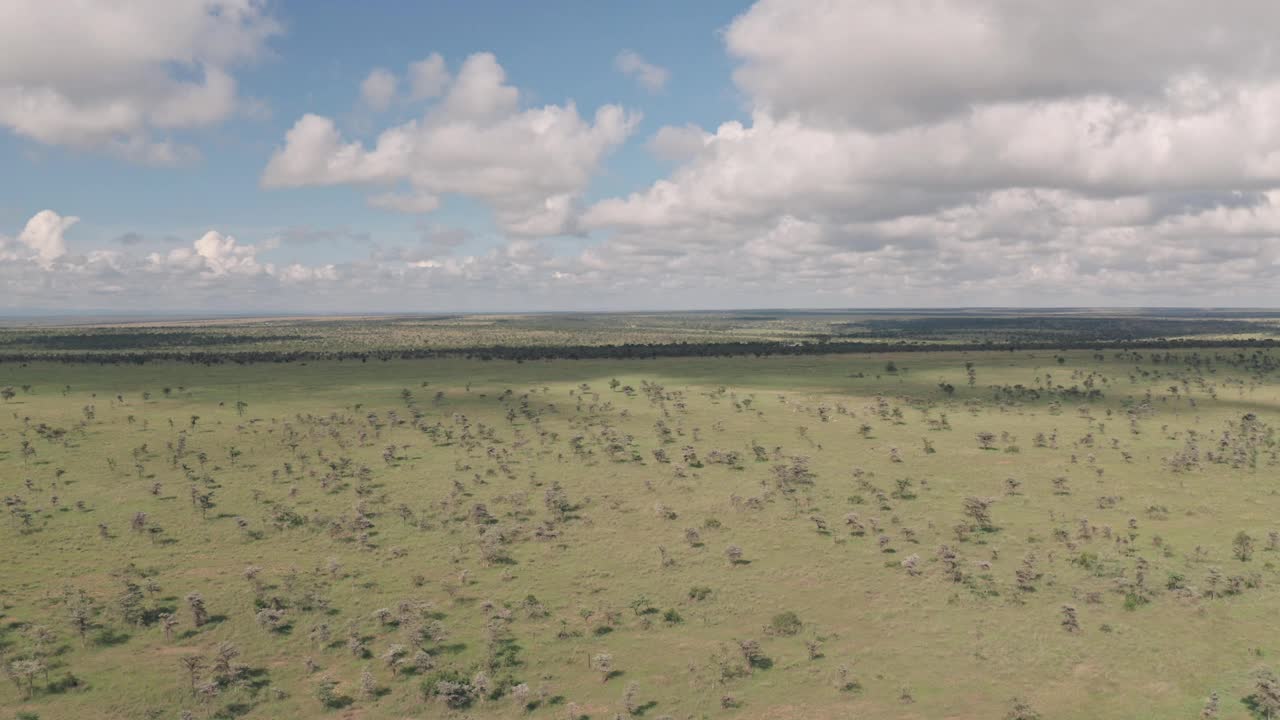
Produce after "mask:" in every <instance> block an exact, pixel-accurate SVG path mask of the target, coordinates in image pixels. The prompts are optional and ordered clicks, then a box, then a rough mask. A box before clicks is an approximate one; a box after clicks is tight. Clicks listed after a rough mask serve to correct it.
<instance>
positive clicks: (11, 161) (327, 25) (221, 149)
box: [0, 0, 750, 259]
mask: <svg viewBox="0 0 1280 720" xmlns="http://www.w3.org/2000/svg"><path fill="white" fill-rule="evenodd" d="M749 6H750V4H749V3H744V2H723V1H709V2H699V3H680V2H654V3H648V4H632V3H616V4H607V3H593V2H563V1H556V2H540V3H512V2H493V1H482V2H465V3H464V2H430V3H422V2H386V1H379V2H370V3H367V4H363V5H361V6H360V7H359V8H358V9H357V7H356V6H354V5H353V4H352V3H350V2H339V1H336V0H316V1H314V2H296V1H292V2H280V3H273V4H271V5H269V7H270V8H271V9H272V15H273V16H274V17H276V18H278V20H279V21H280V24H281V25H282V31H281V33H280V34H279V35H278V36H275V37H273V38H272V39H271V41H270V42H269V43H268V45H267V48H268V52H267V53H266V54H265V55H264V56H263V57H262V58H260V59H258V60H256V61H254V62H253V63H251V64H248V65H247V66H245V67H244V68H243V69H242V70H240V71H239V72H238V73H237V79H238V80H239V84H240V90H241V93H242V94H243V95H245V96H248V97H251V98H260V99H263V100H265V101H266V103H267V105H268V107H269V111H270V114H269V116H268V117H265V118H261V119H253V118H235V119H233V120H232V121H230V122H227V123H226V124H225V125H223V126H220V127H217V128H213V129H210V130H207V131H201V132H199V133H193V134H191V135H190V136H189V138H190V140H191V141H192V142H194V144H195V145H197V146H198V147H199V148H200V150H201V151H202V154H203V157H202V160H201V161H200V162H198V163H194V164H192V165H190V166H185V167H179V168H162V169H157V168H154V167H149V166H145V165H136V164H129V163H122V162H120V161H119V160H118V159H116V158H113V157H109V156H103V155H101V154H97V153H95V152H93V151H85V150H80V149H76V148H60V147H48V146H41V145H38V144H34V143H31V142H29V141H26V140H24V139H23V138H20V137H18V136H15V135H13V134H6V133H0V165H3V166H4V167H7V168H11V171H8V172H5V173H0V198H3V200H2V201H0V227H4V228H11V227H15V226H16V227H21V225H22V223H24V222H25V221H26V219H27V218H28V217H30V216H31V214H32V211H33V209H39V208H45V207H55V208H57V207H66V208H74V213H75V214H76V215H78V216H79V217H81V218H83V219H84V221H83V222H82V223H81V225H82V227H79V228H77V233H76V240H77V241H78V242H79V243H82V244H85V245H90V244H100V243H107V242H109V241H110V240H111V239H113V238H115V237H118V236H120V235H122V234H125V233H129V232H136V233H142V234H152V235H157V236H163V235H174V236H180V237H188V236H190V237H195V236H198V235H199V234H200V233H203V232H204V231H206V230H208V229H209V228H212V227H217V228H219V229H220V230H222V231H223V232H226V233H228V234H232V235H235V236H237V237H240V238H242V239H244V240H247V241H252V240H262V239H266V238H268V237H270V236H272V235H274V234H277V233H278V232H279V231H280V230H281V228H284V227H311V228H317V229H326V228H344V227H345V228H352V229H358V230H359V231H360V232H365V233H370V234H374V235H376V236H378V237H379V238H381V239H383V241H385V242H393V241H402V240H407V239H410V238H412V237H415V236H416V235H417V234H418V230H417V226H418V225H419V224H420V222H419V219H417V218H413V217H405V216H403V215H398V214H394V213H387V212H383V211H378V210H375V209H372V208H369V207H368V206H367V205H366V204H365V202H364V198H363V197H362V196H361V195H360V194H359V193H358V192H352V191H351V190H350V189H347V188H303V189H298V190H278V191H263V190H262V189H261V188H260V187H259V183H258V179H259V176H260V175H261V173H262V168H263V165H264V162H265V159H266V158H267V157H268V156H269V155H270V153H271V151H272V149H273V148H275V147H276V146H278V145H279V144H280V143H281V142H282V138H283V136H284V133H285V131H286V130H288V129H289V127H290V126H291V125H292V124H293V123H294V121H295V120H297V118H298V117H299V116H301V115H303V114H304V113H308V112H313V113H321V114H326V115H331V116H333V117H335V118H337V119H338V120H339V122H340V123H341V124H342V125H343V126H344V128H345V129H347V131H348V133H349V135H350V136H351V137H352V138H363V139H365V140H370V139H372V137H373V136H374V135H376V132H374V130H376V129H379V128H380V127H382V126H385V125H386V124H387V122H386V121H385V120H384V121H383V122H380V124H379V125H378V126H377V127H372V126H371V125H370V123H369V121H367V120H365V121H364V122H361V118H360V111H359V109H358V104H359V99H360V92H359V88H360V82H361V81H362V80H363V79H364V78H365V76H366V75H367V74H368V73H369V71H370V69H371V68H374V67H386V68H389V69H395V70H402V69H403V68H404V67H405V66H406V65H408V63H410V62H412V61H416V60H420V59H422V58H423V57H425V56H426V55H428V54H430V53H433V52H438V53H440V54H441V55H442V56H444V58H445V59H446V61H447V62H448V63H449V64H450V65H452V66H456V65H457V64H458V63H460V62H461V61H462V60H463V59H465V58H466V57H467V56H468V55H470V54H472V53H475V52H482V51H487V52H493V53H494V54H495V55H496V56H497V58H498V60H499V62H501V63H502V64H503V67H504V68H505V69H506V70H507V72H508V76H509V79H510V81H511V83H512V84H514V85H516V86H517V87H519V88H520V89H521V90H522V91H523V92H524V93H526V94H527V97H526V102H527V103H528V104H541V103H563V102H565V101H567V100H572V101H574V102H576V103H577V105H578V107H579V108H580V109H581V110H582V111H583V112H584V113H586V112H590V111H591V110H593V109H594V108H596V107H598V106H599V105H602V104H607V103H620V104H623V105H625V106H627V107H630V108H635V109H638V110H639V111H640V112H642V113H643V115H644V119H643V121H642V123H641V125H640V127H639V128H638V130H637V132H636V136H637V137H635V138H633V140H636V141H635V142H631V143H628V144H627V145H624V146H622V147H620V148H619V149H618V150H617V151H616V152H615V153H613V154H612V155H611V156H609V157H608V158H606V160H605V163H604V165H603V167H602V168H601V169H600V173H599V177H598V178H597V179H596V181H595V183H594V184H593V185H592V187H591V188H590V189H589V191H588V193H587V197H588V198H591V197H606V196H609V195H616V194H622V193H625V192H629V191H631V190H634V189H636V188H640V187H643V186H644V185H646V184H648V183H649V182H652V181H653V180H654V179H656V178H657V177H659V176H660V175H661V174H662V173H663V171H664V170H665V169H666V168H665V166H664V164H663V163H661V162H660V161H658V160H655V159H654V158H653V157H652V155H650V154H649V153H647V152H645V150H644V148H643V145H642V143H641V142H639V140H642V139H643V138H644V137H647V135H649V134H651V133H652V132H653V131H654V130H656V129H657V128H658V127H661V126H662V125H668V124H669V125H682V124H684V123H688V122H693V123H696V124H705V125H713V126H714V124H716V123H718V122H720V121H722V120H724V119H727V118H730V117H734V116H741V115H742V112H741V109H742V102H743V101H742V98H741V96H740V94H739V93H738V92H737V91H736V89H735V88H734V87H733V84H732V82H731V81H730V77H729V74H730V70H731V64H730V63H729V61H728V58H727V57H726V56H725V53H724V49H723V43H722V41H721V39H720V37H719V33H720V31H721V30H722V29H723V28H724V27H725V26H727V25H728V23H729V22H730V21H731V20H732V19H733V18H734V17H735V16H736V15H737V14H739V13H741V12H742V11H744V10H745V9H746V8H747V7H749ZM622 49H631V50H634V51H636V52H638V53H639V54H641V55H642V56H644V57H645V58H646V59H647V60H649V61H650V62H654V63H656V64H659V65H663V66H679V67H680V68H681V70H680V73H679V75H678V76H674V77H673V78H672V80H671V81H670V82H668V84H667V85H666V87H665V89H664V90H663V91H662V92H659V93H650V92H647V91H645V90H644V89H642V88H641V87H639V86H638V85H637V84H635V83H632V82H624V81H622V79H621V77H620V74H619V71H618V70H617V69H616V68H615V65H614V59H615V57H616V56H617V54H618V53H619V51H620V50H622ZM412 114H413V113H412V109H409V108H404V109H400V111H399V112H392V113H390V114H389V115H390V117H391V118H394V119H398V120H406V119H409V118H410V117H411V116H412ZM489 215H490V213H489V212H488V211H487V209H486V208H485V207H483V206H482V205H479V204H477V203H475V202H469V201H468V200H467V198H465V197H455V198H450V199H449V200H448V201H447V202H446V203H445V204H444V207H443V208H442V209H441V210H439V211H438V212H437V213H435V214H434V216H433V217H432V218H431V222H432V223H433V224H434V223H439V224H443V225H449V226H460V227H466V228H468V229H470V230H472V231H473V232H474V233H475V234H476V235H477V236H478V239H477V242H480V243H483V242H485V238H488V241H489V242H493V241H494V238H495V237H496V232H495V228H494V225H493V223H492V221H491V218H490V217H489ZM358 250H359V248H349V247H348V248H340V247H328V246H325V245H320V246H318V247H312V248H310V253H311V254H313V255H314V256H316V258H317V259H323V258H324V257H327V256H334V257H337V256H341V255H344V254H350V253H351V252H354V251H358Z"/></svg>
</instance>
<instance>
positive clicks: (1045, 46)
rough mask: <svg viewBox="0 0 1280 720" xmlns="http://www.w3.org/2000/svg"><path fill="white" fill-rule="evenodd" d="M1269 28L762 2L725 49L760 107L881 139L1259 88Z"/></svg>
mask: <svg viewBox="0 0 1280 720" xmlns="http://www.w3.org/2000/svg"><path fill="white" fill-rule="evenodd" d="M1277 22H1280V5H1277V4H1275V3H1270V2H1265V1H1262V0H1224V2H1221V3H1217V4H1215V5H1214V6H1213V7H1212V8H1210V7H1209V6H1206V5H1205V4H1204V3H1201V2H1197V0H1132V1H1131V2H1124V3H1116V2H1108V0H1078V1H1076V2H1062V1H1061V0H942V1H940V2H899V1H897V0H865V1H863V2H843V1H842V0H813V1H812V2H803V3H797V2H787V1H786V0H761V1H760V2H757V3H756V4H755V5H754V6H752V7H751V9H750V10H748V11H747V12H746V13H744V14H743V15H742V16H740V17H738V18H737V19H736V20H734V22H733V23H732V24H731V25H730V26H729V28H728V29H727V31H726V32H725V42H726V45H727V48H728V50H729V53H730V54H731V55H732V56H734V57H735V58H737V59H738V60H739V61H740V63H741V64H740V65H739V67H738V69H737V71H736V72H735V74H734V79H735V80H736V81H737V83H738V85H739V86H740V87H741V88H742V89H743V91H745V92H746V93H748V94H749V95H750V96H751V98H752V100H753V102H754V104H755V105H756V107H758V108H763V109H767V110H768V111H769V112H771V113H773V114H776V115H785V114H800V115H803V116H805V117H806V118H808V119H810V120H826V121H832V122H836V123H840V124H844V123H857V124H863V125H870V126H877V127H885V126H901V125H906V124H914V123H917V122H922V121H930V120H936V119H938V118H939V117H942V116H945V115H948V114H954V113H960V114H963V113H965V112H967V110H968V108H969V107H970V106H972V105H975V104H989V103H1004V102H1025V101H1038V100H1047V99H1055V98H1064V97H1083V96H1089V95H1104V96H1108V97H1116V98H1123V99H1128V100H1139V101H1140V100H1142V99H1149V98H1157V97H1159V96H1160V95H1162V94H1163V92H1164V89H1165V87H1166V86H1167V85H1168V84H1169V83H1171V82H1175V81H1176V80H1177V79H1178V78H1180V77H1184V76H1188V75H1195V74H1199V75H1203V76H1205V77H1206V78H1207V79H1208V81H1209V82H1210V83H1211V84H1215V85H1216V84H1220V83H1223V82H1230V83H1234V82H1238V81H1256V80H1261V79H1266V78H1268V77H1273V76H1274V73H1275V72H1276V70H1278V69H1280V55H1277V53H1275V52H1274V43H1275V40H1274V33H1272V32H1270V28H1273V27H1275V25H1276V23H1277Z"/></svg>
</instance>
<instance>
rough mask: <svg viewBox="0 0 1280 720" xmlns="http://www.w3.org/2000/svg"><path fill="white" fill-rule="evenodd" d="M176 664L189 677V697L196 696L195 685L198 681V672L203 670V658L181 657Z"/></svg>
mask: <svg viewBox="0 0 1280 720" xmlns="http://www.w3.org/2000/svg"><path fill="white" fill-rule="evenodd" d="M178 663H179V664H180V665H182V668H183V669H184V670H186V671H187V674H188V675H189V676H190V677H191V697H195V696H196V683H197V682H199V681H200V671H201V670H203V669H204V658H202V657H200V656H199V655H183V656H182V657H180V658H178Z"/></svg>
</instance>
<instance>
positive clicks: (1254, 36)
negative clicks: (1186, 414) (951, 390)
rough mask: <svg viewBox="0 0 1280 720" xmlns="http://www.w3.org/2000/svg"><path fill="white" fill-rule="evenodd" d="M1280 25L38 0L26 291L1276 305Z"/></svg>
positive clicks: (367, 299) (1094, 17) (412, 300)
mask: <svg viewBox="0 0 1280 720" xmlns="http://www.w3.org/2000/svg"><path fill="white" fill-rule="evenodd" d="M1153 3H1154V4H1153ZM1278 25H1280V4H1277V3H1274V2H1265V1H1263V0H1231V2H1230V11H1229V12H1214V11H1213V8H1212V7H1210V6H1207V5H1204V4H1203V3H1200V2H1196V1H1194V0H1140V1H1139V2H1135V3H1114V2H1106V1H1104V0H1075V1H1073V2H1067V1H1066V0H996V1H995V2H992V0H949V1H948V2H944V3H904V2H900V1H899V0H857V1H849V0H756V1H755V2H719V1H711V0H708V1H704V2H694V3H689V2H666V1H664V2H651V3H613V2H541V3H514V2H490V1H481V2H466V3H462V2H448V3H446V2H431V3H419V2H368V3H350V2H338V1H336V0H317V1H313V2H295V1H290V0H84V2H81V3H79V4H77V5H76V6H75V11H74V12H71V11H68V10H67V6H66V5H63V4H60V3H51V2H49V1H48V0H9V2H7V3H3V4H0V168H3V172H0V285H2V288H3V290H4V292H3V293H2V294H0V310H5V311H8V312H21V311H22V310H24V309H34V308H41V309H64V310H72V311H74V310H86V309H100V310H111V311H146V310H149V309H154V308H166V309H173V310H181V311H184V312H211V313H217V312H245V311H252V312H267V313H269V312H295V311H314V312H339V311H352V312H356V311H424V312H427V311H431V312H434V311H464V310H474V311H484V310H504V311H506V310H522V309H528V310H557V309H597V310H626V309H686V308H717V307H904V306H919V307H936V306H957V305H965V306H975V305H986V306H989V305H1024V306H1036V305H1046V306H1064V305H1090V306H1106V305H1112V306H1120V305H1144V306H1152V305H1217V306H1242V305H1251V306H1273V305H1277V304H1280V294H1278V293H1280V290H1277V288H1280V123H1277V122H1275V118H1276V117H1280V42H1278V41H1277V40H1276V38H1275V35H1274V33H1273V32H1270V29H1271V28H1274V27H1276V26H1278ZM1206 27H1212V28H1213V30H1214V31H1213V32H1212V33H1206V32H1204V28H1206Z"/></svg>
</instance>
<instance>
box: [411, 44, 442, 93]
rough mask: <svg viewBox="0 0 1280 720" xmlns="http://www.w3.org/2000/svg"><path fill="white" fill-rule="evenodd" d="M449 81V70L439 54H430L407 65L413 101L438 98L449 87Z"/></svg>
mask: <svg viewBox="0 0 1280 720" xmlns="http://www.w3.org/2000/svg"><path fill="white" fill-rule="evenodd" d="M449 79H450V76H449V69H448V68H447V67H445V64H444V58H443V57H441V56H440V53H431V54H430V55H429V56H427V57H426V58H424V59H422V60H419V61H418V62H415V63H411V64H410V65H409V89H410V96H411V97H412V98H413V99H414V100H426V99H428V98H435V97H440V95H441V94H442V93H444V89H445V88H446V87H448V86H449Z"/></svg>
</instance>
